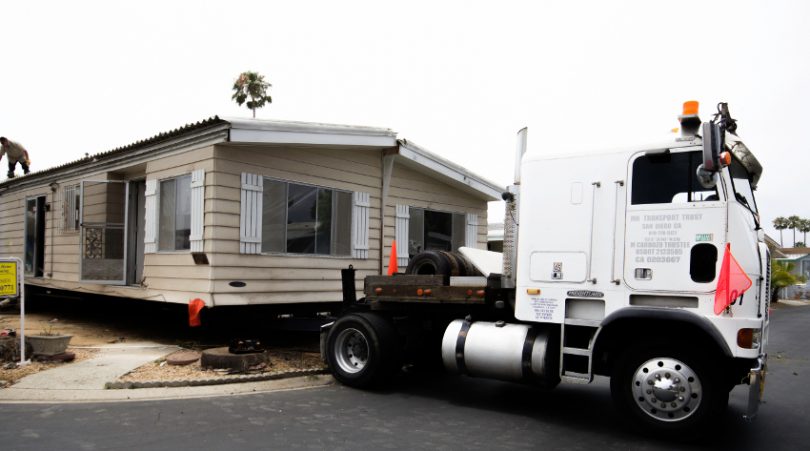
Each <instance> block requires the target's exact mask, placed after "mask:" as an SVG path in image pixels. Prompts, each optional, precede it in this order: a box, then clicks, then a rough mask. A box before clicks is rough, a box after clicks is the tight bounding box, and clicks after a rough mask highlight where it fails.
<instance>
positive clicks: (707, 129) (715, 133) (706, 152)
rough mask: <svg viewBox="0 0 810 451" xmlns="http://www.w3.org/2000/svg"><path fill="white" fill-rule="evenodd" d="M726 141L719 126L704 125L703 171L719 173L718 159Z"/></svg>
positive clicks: (706, 123)
mask: <svg viewBox="0 0 810 451" xmlns="http://www.w3.org/2000/svg"><path fill="white" fill-rule="evenodd" d="M724 141H725V139H724V136H723V130H722V129H721V128H720V125H719V124H715V123H713V122H704V123H703V165H702V166H703V169H705V170H706V171H709V172H717V170H718V169H719V167H718V164H717V159H718V158H719V157H720V152H722V151H723V146H724V145H725V142H724Z"/></svg>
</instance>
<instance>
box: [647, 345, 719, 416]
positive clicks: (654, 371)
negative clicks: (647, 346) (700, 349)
mask: <svg viewBox="0 0 810 451" xmlns="http://www.w3.org/2000/svg"><path fill="white" fill-rule="evenodd" d="M631 384H632V391H633V399H634V400H635V402H636V405H637V406H638V407H639V408H640V409H641V410H642V411H643V412H644V413H645V414H647V415H649V416H650V417H652V418H655V419H656V420H659V421H664V422H668V423H671V422H677V421H683V420H685V419H687V418H689V417H690V416H692V415H693V414H694V413H695V412H696V411H697V409H698V407H699V406H700V402H701V401H702V400H703V386H702V385H701V382H700V378H698V375H697V373H696V372H695V370H693V369H692V368H690V367H689V365H687V364H685V363H683V362H681V361H680V360H677V359H673V358H669V357H658V358H654V359H650V360H647V361H646V362H644V363H642V364H641V365H640V366H639V367H638V368H637V369H636V372H635V373H634V375H633V380H632V382H631Z"/></svg>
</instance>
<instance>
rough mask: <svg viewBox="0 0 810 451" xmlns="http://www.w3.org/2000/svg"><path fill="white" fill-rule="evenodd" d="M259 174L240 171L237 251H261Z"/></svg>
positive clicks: (256, 252) (253, 252) (261, 183)
mask: <svg viewBox="0 0 810 451" xmlns="http://www.w3.org/2000/svg"><path fill="white" fill-rule="evenodd" d="M263 184H264V179H263V178H262V176H260V175H256V174H248V173H246V172H243V173H242V202H241V208H242V210H241V215H240V217H239V252H241V253H243V254H260V253H261V252H262V186H263Z"/></svg>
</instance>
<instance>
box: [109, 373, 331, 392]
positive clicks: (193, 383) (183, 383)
mask: <svg viewBox="0 0 810 451" xmlns="http://www.w3.org/2000/svg"><path fill="white" fill-rule="evenodd" d="M328 373H329V370H328V369H326V368H314V369H309V370H298V371H285V372H277V373H268V374H244V375H240V376H235V377H228V378H216V379H187V380H178V381H127V382H120V381H116V382H107V383H106V384H104V388H105V389H106V390H123V389H136V388H167V387H200V386H204V385H225V384H237V383H242V382H262V381H271V380H278V379H288V378H293V377H299V376H310V375H316V374H328Z"/></svg>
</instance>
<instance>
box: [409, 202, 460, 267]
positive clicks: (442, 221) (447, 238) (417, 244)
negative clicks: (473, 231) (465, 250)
mask: <svg viewBox="0 0 810 451" xmlns="http://www.w3.org/2000/svg"><path fill="white" fill-rule="evenodd" d="M465 226H466V220H465V217H464V215H463V214H461V213H447V212H443V211H433V210H424V209H421V208H411V209H410V221H409V223H408V254H410V256H414V255H416V254H418V253H420V252H422V251H432V250H437V251H457V250H458V248H459V247H462V246H464V233H465V231H464V228H465Z"/></svg>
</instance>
